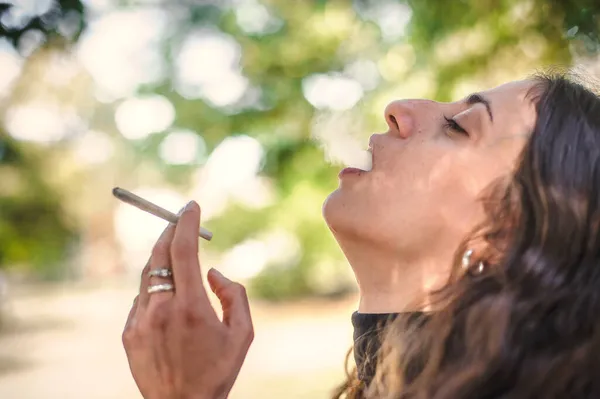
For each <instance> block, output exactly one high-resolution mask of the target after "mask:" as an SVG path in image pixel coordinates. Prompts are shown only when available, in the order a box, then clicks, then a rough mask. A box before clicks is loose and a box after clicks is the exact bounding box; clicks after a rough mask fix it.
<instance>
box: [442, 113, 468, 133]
mask: <svg viewBox="0 0 600 399" xmlns="http://www.w3.org/2000/svg"><path fill="white" fill-rule="evenodd" d="M444 119H445V120H446V123H445V124H444V127H445V128H446V129H450V130H452V131H454V132H456V133H460V134H464V135H466V136H468V135H469V132H467V131H466V130H465V129H464V128H463V127H462V126H461V125H459V124H458V123H457V122H456V121H455V120H454V119H452V118H447V117H445V116H444Z"/></svg>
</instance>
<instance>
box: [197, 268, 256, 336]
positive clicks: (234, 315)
mask: <svg viewBox="0 0 600 399" xmlns="http://www.w3.org/2000/svg"><path fill="white" fill-rule="evenodd" d="M207 279H208V284H209V285H210V288H211V290H212V291H213V292H214V293H215V295H216V296H217V298H219V301H220V302H221V307H222V308H223V323H224V324H225V325H226V326H228V327H230V328H232V329H234V330H236V332H239V333H242V334H243V333H247V332H249V333H252V317H251V315H250V305H249V303H248V295H247V294H246V289H245V288H244V286H243V285H241V284H239V283H236V282H233V281H231V280H229V279H228V278H227V277H225V276H223V275H222V274H221V273H220V272H219V271H218V270H216V269H210V270H209V271H208V275H207Z"/></svg>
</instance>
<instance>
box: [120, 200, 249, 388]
mask: <svg viewBox="0 0 600 399" xmlns="http://www.w3.org/2000/svg"><path fill="white" fill-rule="evenodd" d="M199 227H200V208H199V207H198V205H197V204H196V203H195V202H190V203H189V204H188V205H187V206H186V207H185V208H184V211H183V213H182V214H181V216H180V219H179V222H178V223H177V225H169V226H168V227H167V228H166V229H165V231H164V232H163V233H162V235H161V237H160V238H159V239H158V241H157V242H156V244H155V245H154V249H153V250H152V256H151V257H150V260H149V261H148V264H147V265H146V267H145V268H144V270H143V272H142V281H141V284H140V292H139V295H138V296H137V297H136V299H135V301H134V304H133V307H132V308H131V311H130V312H129V317H128V318H127V323H126V325H125V329H124V331H123V345H124V346H125V352H126V353H127V359H128V361H129V367H130V369H131V373H132V374H133V378H134V380H135V382H136V384H137V386H138V388H139V390H140V392H141V393H142V395H143V397H144V398H146V399H209V398H210V399H214V398H226V397H227V395H228V394H229V391H230V390H231V388H232V386H233V383H234V382H235V379H236V378H237V375H238V373H239V371H240V368H241V367H242V364H243V362H244V359H245V357H246V354H247V352H248V349H249V347H250V344H251V342H252V340H253V338H254V332H253V327H252V319H251V317H250V308H249V305H248V298H247V296H246V292H245V289H244V287H243V286H241V285H240V284H238V283H234V282H232V281H230V280H228V279H226V278H225V277H223V276H222V275H221V274H220V273H219V272H217V271H216V270H214V269H211V270H210V271H209V273H208V281H209V284H210V286H211V289H212V291H213V292H214V293H215V294H216V295H217V297H218V298H219V300H220V301H221V306H222V308H223V321H221V320H219V318H218V316H217V314H216V313H215V311H214V309H213V308H212V306H211V304H210V303H209V299H208V295H207V292H206V290H205V288H204V285H203V283H202V277H201V274H200V264H199V261H198V231H199ZM164 267H168V268H171V269H172V272H173V281H172V283H173V284H174V286H175V290H174V291H167V292H156V293H153V294H148V287H149V286H151V285H154V284H162V283H166V282H171V281H166V280H165V279H164V278H160V277H149V276H148V271H150V270H153V269H157V268H164Z"/></svg>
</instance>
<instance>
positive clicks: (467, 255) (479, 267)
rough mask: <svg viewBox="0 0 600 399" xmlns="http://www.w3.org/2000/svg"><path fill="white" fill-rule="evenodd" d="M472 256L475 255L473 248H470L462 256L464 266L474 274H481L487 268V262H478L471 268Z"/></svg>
mask: <svg viewBox="0 0 600 399" xmlns="http://www.w3.org/2000/svg"><path fill="white" fill-rule="evenodd" d="M471 256H473V250H472V249H468V250H467V251H465V254H464V255H463V257H462V268H463V269H464V270H466V271H469V272H471V273H474V274H481V273H483V271H484V270H485V264H484V263H483V262H482V261H479V262H478V263H477V266H476V267H475V268H471Z"/></svg>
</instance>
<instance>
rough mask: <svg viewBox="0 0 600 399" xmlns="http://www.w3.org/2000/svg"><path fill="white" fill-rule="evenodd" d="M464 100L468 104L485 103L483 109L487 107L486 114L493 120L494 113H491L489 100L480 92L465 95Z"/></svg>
mask: <svg viewBox="0 0 600 399" xmlns="http://www.w3.org/2000/svg"><path fill="white" fill-rule="evenodd" d="M465 102H466V103H467V104H469V105H475V104H483V105H485V109H487V112H488V115H489V116H490V121H492V122H494V115H492V107H491V105H490V102H489V100H487V99H486V98H485V97H483V96H482V95H481V94H479V93H474V94H471V95H470V96H469V97H467V99H466V100H465Z"/></svg>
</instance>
